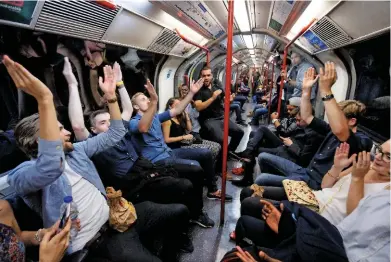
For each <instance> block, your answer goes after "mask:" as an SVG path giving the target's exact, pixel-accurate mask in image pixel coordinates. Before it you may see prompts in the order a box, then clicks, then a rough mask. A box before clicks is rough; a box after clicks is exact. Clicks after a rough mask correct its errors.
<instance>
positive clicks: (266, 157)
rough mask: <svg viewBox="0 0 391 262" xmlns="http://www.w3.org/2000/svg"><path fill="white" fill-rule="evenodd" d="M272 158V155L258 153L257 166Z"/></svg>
mask: <svg viewBox="0 0 391 262" xmlns="http://www.w3.org/2000/svg"><path fill="white" fill-rule="evenodd" d="M272 157H273V155H272V154H269V153H260V154H259V156H258V163H259V165H261V162H265V161H268V160H270V159H271V158H272ZM274 157H275V156H274Z"/></svg>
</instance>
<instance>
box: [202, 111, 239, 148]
mask: <svg viewBox="0 0 391 262" xmlns="http://www.w3.org/2000/svg"><path fill="white" fill-rule="evenodd" d="M228 121H229V123H228V135H229V136H230V137H231V141H230V143H229V145H228V150H230V151H235V150H236V148H237V147H238V146H239V144H240V141H241V140H242V138H243V135H244V131H243V130H242V129H241V128H240V127H239V125H237V124H236V123H234V122H233V121H232V120H228ZM223 130H224V119H223V118H215V119H212V118H211V119H208V120H206V121H205V122H204V123H202V128H201V131H200V134H201V136H202V137H203V138H204V139H207V140H211V141H214V142H217V143H219V144H220V145H222V144H223V134H224V133H223Z"/></svg>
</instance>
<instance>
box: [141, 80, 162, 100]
mask: <svg viewBox="0 0 391 262" xmlns="http://www.w3.org/2000/svg"><path fill="white" fill-rule="evenodd" d="M144 87H145V89H147V91H148V94H149V97H150V100H151V101H154V102H157V101H158V100H159V98H158V96H157V94H156V90H155V88H154V87H153V85H152V83H151V81H150V80H149V79H147V84H146V85H144Z"/></svg>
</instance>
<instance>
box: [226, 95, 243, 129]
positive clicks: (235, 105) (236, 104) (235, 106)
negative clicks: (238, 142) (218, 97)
mask: <svg viewBox="0 0 391 262" xmlns="http://www.w3.org/2000/svg"><path fill="white" fill-rule="evenodd" d="M235 98H236V96H235V94H231V96H230V101H231V104H230V105H229V111H230V112H235V114H236V124H238V125H242V126H247V123H246V122H245V121H244V120H243V118H242V112H243V110H242V109H241V102H240V101H236V100H235Z"/></svg>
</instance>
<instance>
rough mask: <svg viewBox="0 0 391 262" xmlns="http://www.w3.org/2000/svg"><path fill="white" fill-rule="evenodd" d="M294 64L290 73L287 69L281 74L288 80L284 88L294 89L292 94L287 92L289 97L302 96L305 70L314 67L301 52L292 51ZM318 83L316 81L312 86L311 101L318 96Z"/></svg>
mask: <svg viewBox="0 0 391 262" xmlns="http://www.w3.org/2000/svg"><path fill="white" fill-rule="evenodd" d="M291 59H292V63H293V66H292V68H291V69H290V70H289V72H288V74H286V72H285V71H281V75H283V76H284V79H285V80H286V83H285V86H284V88H286V89H287V90H290V89H293V93H292V94H290V92H289V91H288V92H287V93H288V94H287V99H286V100H289V98H291V97H301V93H302V89H303V81H304V74H305V72H306V71H307V70H308V69H309V68H311V67H313V66H312V65H311V64H310V63H308V62H307V61H306V60H305V59H304V58H303V57H302V56H301V55H300V54H298V53H296V52H292V55H291ZM316 87H317V84H316V83H314V86H313V87H312V92H311V98H310V99H311V103H313V101H314V100H315V98H316V91H317V88H316Z"/></svg>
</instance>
